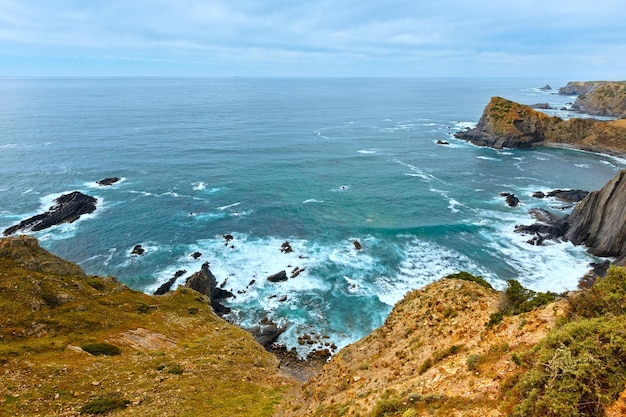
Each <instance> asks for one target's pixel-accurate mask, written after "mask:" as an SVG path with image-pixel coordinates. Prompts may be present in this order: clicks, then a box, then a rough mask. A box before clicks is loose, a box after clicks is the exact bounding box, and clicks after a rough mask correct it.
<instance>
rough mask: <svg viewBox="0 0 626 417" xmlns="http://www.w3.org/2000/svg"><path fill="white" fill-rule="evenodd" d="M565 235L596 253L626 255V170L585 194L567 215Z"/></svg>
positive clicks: (618, 256) (622, 259) (621, 256)
mask: <svg viewBox="0 0 626 417" xmlns="http://www.w3.org/2000/svg"><path fill="white" fill-rule="evenodd" d="M564 237H565V238H566V239H567V240H570V241H571V242H572V243H574V244H577V245H581V244H582V245H585V246H587V247H588V248H589V252H590V253H591V254H593V255H596V256H607V257H617V258H620V260H621V262H620V263H623V261H624V258H625V257H626V170H624V171H621V172H620V173H619V174H617V176H615V178H613V179H612V180H611V181H609V182H608V183H607V184H606V185H605V186H604V187H602V189H601V190H599V191H594V192H592V193H590V194H589V195H588V196H587V197H585V198H584V199H583V200H582V201H581V202H580V203H578V205H577V206H576V207H575V208H574V211H572V213H571V214H570V215H569V216H568V218H567V230H566V232H565V233H564Z"/></svg>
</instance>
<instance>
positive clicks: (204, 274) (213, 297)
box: [185, 262, 234, 316]
mask: <svg viewBox="0 0 626 417" xmlns="http://www.w3.org/2000/svg"><path fill="white" fill-rule="evenodd" d="M185 287H187V288H191V289H193V290H196V291H198V292H199V293H201V294H204V295H206V296H208V297H209V302H210V304H211V307H213V310H214V311H215V313H217V314H218V315H220V316H221V315H224V314H228V313H230V308H228V307H226V306H224V305H222V304H220V303H219V302H218V301H217V300H219V299H223V298H226V297H232V296H234V295H233V294H232V293H231V292H230V291H226V290H222V289H220V288H217V279H216V278H215V276H214V275H213V273H212V272H211V271H210V270H209V263H208V262H205V263H204V264H202V267H201V268H200V271H198V272H196V273H194V274H193V275H191V276H190V277H189V278H187V281H186V282H185ZM228 294H230V295H228Z"/></svg>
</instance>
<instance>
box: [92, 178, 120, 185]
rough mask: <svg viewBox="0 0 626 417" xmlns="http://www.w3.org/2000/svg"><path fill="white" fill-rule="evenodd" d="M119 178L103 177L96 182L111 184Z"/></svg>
mask: <svg viewBox="0 0 626 417" xmlns="http://www.w3.org/2000/svg"><path fill="white" fill-rule="evenodd" d="M120 179H121V178H118V177H109V178H103V179H101V180H100V181H98V182H97V184H98V185H104V186H107V185H113V184H115V183H116V182H118V181H119V180H120Z"/></svg>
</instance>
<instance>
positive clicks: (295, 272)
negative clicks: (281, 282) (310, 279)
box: [289, 266, 304, 278]
mask: <svg viewBox="0 0 626 417" xmlns="http://www.w3.org/2000/svg"><path fill="white" fill-rule="evenodd" d="M302 272H304V268H300V267H299V266H296V267H295V268H294V269H292V270H291V275H290V276H289V278H295V277H297V276H298V275H300V274H301V273H302Z"/></svg>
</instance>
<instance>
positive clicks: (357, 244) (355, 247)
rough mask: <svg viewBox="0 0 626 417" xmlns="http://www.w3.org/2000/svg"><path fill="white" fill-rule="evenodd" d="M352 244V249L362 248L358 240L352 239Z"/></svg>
mask: <svg viewBox="0 0 626 417" xmlns="http://www.w3.org/2000/svg"><path fill="white" fill-rule="evenodd" d="M352 244H353V245H354V249H356V250H361V249H363V246H362V245H361V242H359V241H358V240H353V241H352Z"/></svg>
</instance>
